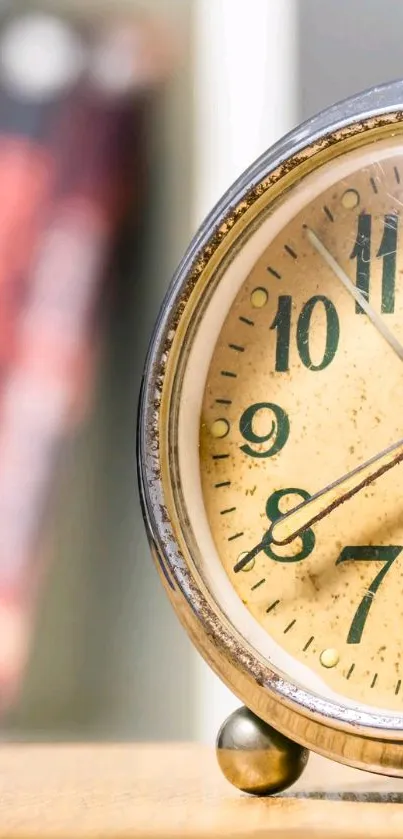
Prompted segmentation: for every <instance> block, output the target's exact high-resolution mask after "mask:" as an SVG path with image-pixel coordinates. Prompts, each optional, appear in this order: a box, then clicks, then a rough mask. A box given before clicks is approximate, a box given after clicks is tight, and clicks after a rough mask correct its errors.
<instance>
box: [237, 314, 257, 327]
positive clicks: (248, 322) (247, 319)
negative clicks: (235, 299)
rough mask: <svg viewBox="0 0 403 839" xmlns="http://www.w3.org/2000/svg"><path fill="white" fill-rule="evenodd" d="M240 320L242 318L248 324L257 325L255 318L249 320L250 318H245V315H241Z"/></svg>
mask: <svg viewBox="0 0 403 839" xmlns="http://www.w3.org/2000/svg"><path fill="white" fill-rule="evenodd" d="M239 320H241V321H242V323H246V324H247V325H248V326H254V325H255V322H254V321H253V320H249V318H244V317H243V315H240V316H239Z"/></svg>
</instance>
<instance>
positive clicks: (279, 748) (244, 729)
mask: <svg viewBox="0 0 403 839" xmlns="http://www.w3.org/2000/svg"><path fill="white" fill-rule="evenodd" d="M216 751H217V760H218V763H219V766H220V769H221V771H222V772H223V774H224V775H225V777H226V778H227V780H228V781H229V782H230V783H231V784H233V786H235V787H237V788H238V789H240V790H242V791H243V792H248V793H252V794H254V795H273V794H274V793H276V792H281V791H282V790H284V789H286V788H287V787H289V786H291V784H293V783H294V782H295V781H297V780H298V778H299V777H300V775H301V774H302V772H303V770H304V768H305V766H306V763H307V760H308V756H309V751H308V750H307V749H304V748H303V747H302V746H299V745H298V744H297V743H294V742H293V741H292V740H289V739H288V737H284V735H283V734H280V733H279V732H278V731H276V730H275V729H274V728H271V726H270V725H267V723H265V722H263V720H261V719H260V718H259V717H257V716H255V714H252V712H251V711H249V710H248V708H245V707H244V706H243V707H242V708H238V709H237V710H236V711H234V712H233V713H232V714H230V716H229V717H228V718H227V719H226V720H225V722H224V723H223V724H222V726H221V728H220V730H219V732H218V735H217V742H216Z"/></svg>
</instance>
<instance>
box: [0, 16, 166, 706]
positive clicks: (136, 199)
mask: <svg viewBox="0 0 403 839" xmlns="http://www.w3.org/2000/svg"><path fill="white" fill-rule="evenodd" d="M167 42H168V39H167V38H166V37H165V36H164V37H163V36H162V33H161V32H160V30H157V28H156V27H155V26H154V25H152V24H151V23H150V22H149V21H146V20H143V19H141V20H137V19H125V20H116V19H114V18H111V19H109V21H107V20H106V19H105V18H102V19H100V20H99V21H98V22H96V21H95V20H94V21H90V20H88V19H87V20H84V19H80V20H76V19H68V18H66V17H62V16H59V15H54V14H49V13H48V12H44V11H41V10H40V9H37V10H36V11H33V10H32V7H30V10H29V11H26V12H25V13H24V12H22V11H21V10H20V11H19V12H18V13H17V14H16V13H15V12H5V13H4V14H3V17H2V19H1V18H0V709H1V710H2V711H4V710H5V709H6V708H7V707H9V705H10V703H11V702H12V701H13V700H14V698H15V694H16V691H18V687H19V684H20V681H21V677H22V673H23V670H24V663H25V661H26V657H27V654H28V650H29V638H30V634H31V630H32V621H33V615H34V609H35V603H36V600H37V592H38V585H39V581H40V580H41V578H42V573H43V569H42V562H41V545H42V540H43V535H44V532H45V530H46V522H47V516H50V515H51V509H52V507H51V503H52V490H53V487H54V484H55V481H56V480H57V477H58V470H59V461H60V457H61V454H62V452H63V446H64V444H65V441H66V440H67V438H68V436H69V434H70V433H71V430H72V428H73V427H74V425H75V424H76V423H77V422H79V421H81V420H82V419H83V410H84V406H85V405H86V404H87V402H88V395H89V390H90V388H91V377H92V364H93V360H94V358H95V357H96V342H97V334H98V330H99V323H100V320H101V317H100V311H101V310H100V306H101V302H102V300H103V289H104V286H105V281H106V279H108V280H109V278H110V277H108V268H109V267H110V259H111V255H112V253H113V247H114V242H115V239H116V237H117V236H118V234H119V230H120V227H121V225H122V223H124V219H125V217H126V215H127V213H128V211H129V208H130V207H132V205H133V203H134V204H136V206H137V210H139V209H140V208H141V200H142V197H143V195H144V191H145V187H146V183H145V182H144V181H145V167H144V161H143V158H142V154H143V153H144V151H145V148H144V144H145V136H144V113H145V110H146V109H147V107H148V104H149V98H150V94H151V93H152V91H153V90H154V89H155V86H156V84H159V83H160V82H161V81H162V80H163V79H164V78H165V77H166V74H167V71H168V69H169V66H170V61H171V56H170V55H169V53H168V51H167V46H166V44H167Z"/></svg>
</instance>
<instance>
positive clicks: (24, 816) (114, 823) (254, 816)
mask: <svg viewBox="0 0 403 839" xmlns="http://www.w3.org/2000/svg"><path fill="white" fill-rule="evenodd" d="M324 790H326V791H327V796H328V797H327V798H325V799H323V798H322V797H321V796H322V795H323V794H324ZM312 793H313V796H314V797H307V796H309V794H311V795H312ZM340 793H342V794H345V793H347V794H348V795H349V796H350V797H351V796H356V797H357V798H358V800H353V801H351V800H345V799H343V795H341V796H340ZM368 798H369V800H368ZM373 798H375V799H377V800H376V801H373V800H372V801H371V799H373ZM388 799H389V800H388ZM391 799H392V800H391ZM400 800H401V802H402V803H399V801H400ZM0 836H1V837H5V836H7V837H21V839H22V837H24V839H25V837H33V836H35V837H54V839H59V837H64V838H65V837H69V838H70V839H77V837H80V839H81V837H108V839H112V837H113V839H120V837H130V838H131V839H139V838H140V837H141V838H142V839H143V837H144V839H151V837H152V839H156V837H158V839H173V837H175V839H182V838H183V837H197V839H207V837H208V839H211V837H214V838H215V837H225V839H229V837H231V839H246V837H255V838H256V837H259V839H266V837H269V839H296V838H297V837H298V839H307V837H320V839H340V837H343V839H350V837H351V839H368V837H374V836H377V837H385V839H397V838H399V839H402V837H403V782H400V781H394V780H392V779H390V780H388V779H382V778H378V777H373V776H368V775H366V774H364V773H360V772H355V771H354V770H349V769H346V768H344V767H339V766H336V765H335V764H330V763H329V762H328V761H324V760H321V759H320V758H316V757H314V758H311V759H310V762H309V764H308V768H307V771H306V773H305V776H304V781H302V780H300V781H299V782H298V784H297V785H296V786H295V787H293V789H292V791H290V792H289V793H288V794H287V795H286V796H284V795H283V796H278V797H275V798H267V799H256V798H252V797H249V796H246V795H242V794H241V793H239V792H237V791H236V790H234V789H232V788H231V787H230V786H229V784H228V783H227V782H226V781H225V779H224V778H223V777H222V776H221V774H220V772H219V770H218V768H217V766H216V762H215V755H214V750H213V749H209V748H207V747H202V746H190V745H189V746H187V745H166V746H159V745H112V746H101V745H100V746H96V745H95V746H94V745H88V746H83V745H79V746H76V745H68V746H64V745H63V746H60V745H52V746H35V745H28V746H27V745H16V746H9V745H3V746H2V749H1V752H0Z"/></svg>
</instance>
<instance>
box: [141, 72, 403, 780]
mask: <svg viewBox="0 0 403 839" xmlns="http://www.w3.org/2000/svg"><path fill="white" fill-rule="evenodd" d="M402 109H403V82H401V81H399V82H395V83H391V84H387V85H383V86H381V87H379V88H375V89H373V90H371V91H367V92H365V93H363V94H361V95H358V96H357V97H354V98H353V99H350V100H347V101H345V102H342V103H341V104H338V105H335V106H333V107H332V108H330V109H328V110H327V111H325V112H323V113H322V114H320V115H319V116H317V117H315V118H313V119H311V120H308V121H307V122H306V123H305V124H304V125H302V126H301V127H300V128H298V129H297V130H296V131H293V132H291V133H290V134H288V135H287V136H286V137H285V138H284V139H283V140H282V141H280V142H279V143H277V144H276V145H275V146H274V147H273V148H272V149H271V150H269V151H268V152H267V153H265V154H264V155H262V156H261V157H260V158H259V160H257V161H256V162H255V163H254V164H253V165H252V166H251V167H250V168H249V169H248V170H247V171H246V172H245V173H244V174H243V175H242V176H241V177H240V178H239V179H238V181H237V182H236V183H235V184H234V185H233V187H231V189H230V190H228V192H227V193H226V194H225V196H224V197H223V198H222V200H221V201H220V202H219V203H218V204H217V205H216V207H215V208H214V209H213V211H212V212H211V213H210V215H209V216H208V217H207V219H206V221H205V222H204V224H203V225H202V227H201V228H200V230H199V232H198V233H197V234H196V236H195V238H194V239H193V241H192V243H191V245H190V247H189V249H188V251H187V252H186V254H185V256H184V258H183V260H182V262H181V264H180V265H179V268H178V270H177V272H176V274H175V276H174V278H173V281H172V283H171V286H170V288H169V290H168V292H167V295H166V297H165V301H164V304H163V306H162V309H161V312H160V316H159V319H158V322H157V325H156V328H155V331H154V335H153V338H152V341H151V344H150V349H149V353H148V357H147V361H146V365H145V375H144V387H143V393H142V398H141V406H140V411H139V447H138V458H139V476H140V492H141V496H142V503H143V510H144V514H145V520H146V526H147V530H148V534H149V538H150V541H151V543H152V544H153V545H154V551H153V552H154V553H156V554H157V556H158V561H159V563H160V566H161V568H162V570H163V573H164V575H165V577H166V580H167V582H168V585H169V586H170V587H171V588H172V587H175V581H176V583H177V585H178V586H179V588H180V589H182V586H183V585H184V586H185V589H186V590H187V591H186V600H187V603H188V606H189V607H190V608H192V610H193V612H194V613H195V615H196V616H197V617H198V619H200V618H201V617H202V623H203V629H204V631H205V632H206V633H207V634H209V635H210V636H211V639H212V640H214V643H215V645H216V646H217V648H221V647H223V649H224V650H225V654H226V655H227V656H230V657H231V659H235V660H236V664H237V666H238V667H239V666H241V667H243V668H245V670H246V672H247V673H248V675H249V676H252V677H253V679H254V680H255V681H256V683H257V684H259V685H260V686H261V689H265V688H266V689H267V688H269V690H270V691H272V690H273V689H275V688H276V686H277V690H278V693H279V695H282V697H283V701H284V700H285V701H286V703H287V704H288V703H289V707H291V708H292V707H293V706H294V708H295V712H296V713H298V714H299V715H301V713H302V714H305V715H306V716H307V717H311V716H312V718H313V719H316V720H317V721H318V723H319V718H321V719H320V724H321V726H323V724H327V725H331V726H335V727H340V726H342V727H343V728H344V729H345V731H348V730H350V731H351V732H354V733H355V736H356V735H357V734H358V730H359V731H361V732H362V735H363V737H365V739H367V738H371V736H374V737H376V736H377V730H379V729H383V731H382V734H383V736H384V737H385V735H387V737H388V738H389V737H390V738H397V739H399V738H402V737H403V718H402V719H401V720H399V719H396V717H390V716H384V715H382V716H381V715H379V714H376V713H374V714H363V713H358V712H357V713H356V714H355V713H354V712H352V711H351V710H347V709H345V708H343V707H340V706H338V705H336V704H335V703H331V702H328V701H326V700H321V701H318V698H317V697H316V696H315V697H313V696H311V695H310V694H309V693H308V692H307V691H304V690H301V689H299V688H298V687H297V686H295V685H292V684H291V683H286V682H284V681H283V680H281V679H279V678H278V677H275V674H273V675H274V677H275V679H274V682H273V680H270V684H268V683H267V675H268V674H267V669H266V670H265V669H263V670H261V668H260V667H259V666H257V665H258V662H257V661H256V659H253V660H251V658H250V656H248V655H246V656H245V650H242V649H240V647H239V644H237V643H236V642H235V639H234V637H233V636H232V635H231V633H228V632H227V631H226V630H224V628H223V627H222V625H221V623H220V622H219V621H217V616H215V615H214V613H213V611H212V610H211V608H210V607H209V605H208V604H207V603H206V602H205V600H204V598H203V595H202V594H201V592H200V590H199V589H198V587H197V586H195V585H194V581H193V580H192V579H191V576H190V575H189V574H187V573H186V563H185V562H184V560H183V558H181V556H180V554H179V553H178V545H177V542H176V540H175V534H174V532H173V530H172V528H171V526H170V521H169V518H168V517H167V513H166V508H165V503H164V493H163V487H162V484H161V470H160V462H159V422H160V417H159V409H160V404H161V394H162V388H163V384H164V375H165V369H166V363H167V360H168V357H169V352H170V349H171V346H172V342H173V339H174V336H175V332H176V329H177V326H178V324H179V322H180V320H181V317H182V314H183V311H184V309H185V307H186V304H187V301H188V299H189V296H190V295H191V293H192V291H193V288H194V286H195V284H196V282H197V280H198V278H199V277H200V274H201V272H202V271H203V269H204V267H205V266H206V264H207V263H208V261H209V260H210V259H211V256H212V255H213V254H214V252H215V250H216V249H217V247H218V245H219V244H220V243H221V242H222V241H223V239H224V238H225V236H226V235H227V233H228V231H229V230H230V229H231V228H232V227H233V225H234V224H235V223H236V222H237V221H238V219H239V218H240V217H241V216H242V215H243V213H244V212H245V211H246V210H247V209H248V208H249V206H251V204H253V203H254V202H255V201H256V200H257V199H258V198H259V197H260V195H262V194H263V192H264V191H265V190H267V189H268V188H269V187H270V186H271V185H272V184H273V182H274V181H275V180H277V179H279V178H281V177H283V176H284V174H286V173H287V172H288V171H289V169H290V167H295V166H299V165H300V164H301V163H302V162H303V161H304V160H305V159H307V158H308V157H309V156H310V155H312V154H315V153H317V152H318V151H320V150H323V149H324V148H326V147H329V146H330V145H332V144H335V143H338V142H340V140H345V139H346V137H348V136H355V135H358V134H360V133H362V132H365V131H368V129H369V128H376V127H379V126H382V125H384V124H387V125H389V126H393V123H394V122H396V123H401V122H402V121H403V115H402ZM291 152H292V154H291ZM184 572H185V573H184ZM234 642H235V643H234ZM215 669H216V670H217V672H219V668H217V667H216V668H215ZM275 682H277V685H276V684H275ZM286 697H287V698H286ZM287 700H288V702H287ZM305 742H306V741H305ZM308 745H309V743H308ZM313 748H315V745H313ZM336 757H337V755H336ZM340 759H342V758H340ZM380 771H382V769H381V770H380Z"/></svg>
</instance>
